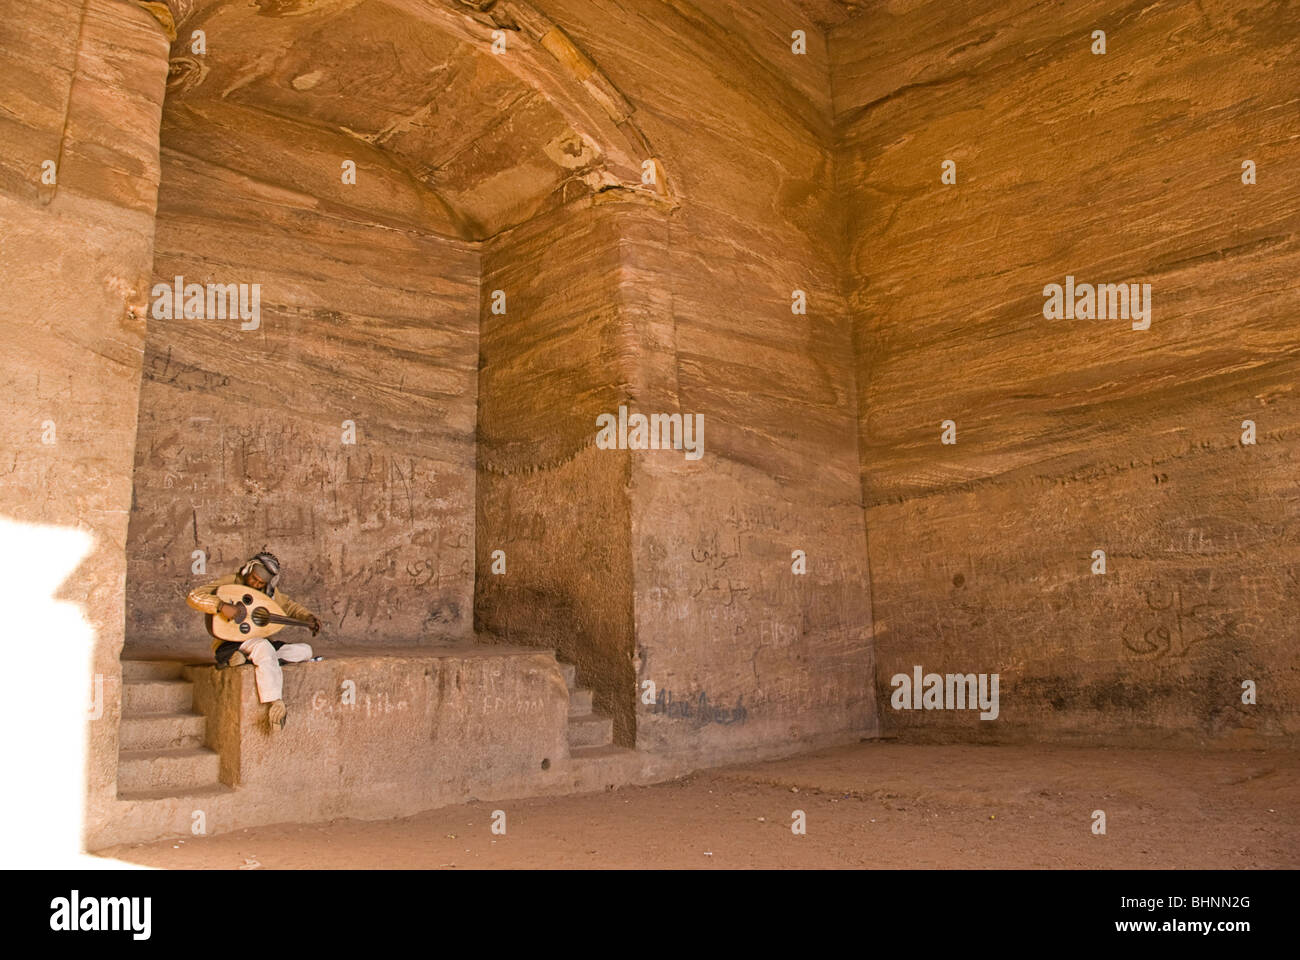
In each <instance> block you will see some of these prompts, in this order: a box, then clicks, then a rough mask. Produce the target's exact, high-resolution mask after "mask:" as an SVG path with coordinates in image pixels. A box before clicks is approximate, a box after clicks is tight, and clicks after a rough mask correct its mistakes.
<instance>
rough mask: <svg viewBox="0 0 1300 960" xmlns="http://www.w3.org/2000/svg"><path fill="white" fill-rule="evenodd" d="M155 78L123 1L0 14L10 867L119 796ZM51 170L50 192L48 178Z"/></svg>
mask: <svg viewBox="0 0 1300 960" xmlns="http://www.w3.org/2000/svg"><path fill="white" fill-rule="evenodd" d="M166 76H167V39H166V37H165V36H164V35H163V31H162V29H161V28H160V27H159V25H158V24H157V22H155V21H154V20H153V18H151V17H150V16H149V15H148V14H147V13H145V12H144V11H142V10H141V9H140V8H139V7H136V6H134V5H133V4H128V3H120V2H115V0H90V2H89V3H87V4H84V5H83V4H82V3H80V2H76V3H74V2H70V0H51V2H50V3H43V4H15V3H6V4H4V6H3V15H2V16H0V278H3V281H4V298H3V301H0V390H2V391H3V396H4V398H5V399H4V416H3V418H0V440H2V441H3V447H4V450H5V461H4V468H3V474H4V478H3V482H0V568H2V569H3V579H4V582H5V585H6V586H5V590H6V601H5V603H6V607H7V608H8V610H9V613H8V623H9V638H10V642H9V643H8V644H7V650H6V661H7V664H8V669H9V670H10V671H11V676H12V677H13V678H14V680H15V682H16V683H19V684H21V685H24V686H27V685H30V689H31V696H28V695H19V696H13V697H5V698H3V703H2V704H0V718H2V719H3V723H4V726H5V729H7V730H9V731H11V733H13V736H12V737H11V740H10V743H9V746H8V747H7V748H6V764H7V766H8V768H9V769H10V770H14V769H17V770H20V771H22V770H32V771H40V777H39V788H38V789H37V788H34V789H29V790H24V791H18V793H17V794H16V795H15V797H14V798H13V799H14V801H15V802H16V803H17V804H18V807H17V808H15V810H14V811H13V816H10V817H8V818H6V819H7V820H9V821H10V822H9V823H8V824H7V825H6V829H5V830H4V831H0V833H2V834H3V836H2V837H0V843H2V844H3V846H4V848H5V849H6V850H8V851H10V852H11V854H12V855H13V856H14V857H16V858H17V859H15V860H14V861H13V862H20V861H21V854H20V852H19V851H21V850H22V849H23V847H24V846H25V844H26V843H27V842H29V839H25V838H31V837H33V836H35V837H39V838H40V843H41V844H42V848H41V849H43V851H44V855H45V857H46V860H45V862H46V863H48V862H49V860H48V858H49V857H50V856H51V855H60V854H63V853H65V852H71V850H72V848H73V847H75V843H76V838H75V836H73V834H74V833H75V831H76V830H77V829H78V827H77V825H76V824H75V822H74V821H75V817H76V813H78V812H79V811H78V810H77V809H76V808H77V807H80V803H79V802H78V798H80V797H81V796H82V795H83V791H85V792H86V793H87V794H88V801H89V805H90V808H91V809H90V811H89V812H88V814H87V818H88V819H89V820H91V821H93V820H94V819H95V817H96V812H95V811H96V810H100V809H102V808H103V806H104V805H105V804H107V803H109V802H111V798H112V797H113V795H114V794H115V792H116V783H115V781H116V772H117V744H118V734H117V726H118V717H119V715H120V712H121V704H120V691H121V684H120V676H121V671H120V669H119V667H118V655H119V653H120V651H121V649H122V643H123V620H122V609H123V581H124V578H125V575H126V555H125V544H126V536H127V514H128V511H129V509H130V505H131V479H130V478H131V450H132V447H133V445H134V438H135V427H136V422H135V421H136V398H137V396H138V395H139V390H140V369H141V354H142V347H143V343H144V330H145V322H144V307H145V303H146V297H147V292H148V282H149V268H150V263H151V261H152V244H153V230H154V204H155V201H156V197H157V189H158V124H159V117H160V114H161V112H162V102H163V90H164V84H165V81H166ZM47 163H48V164H49V166H48V167H47V166H46V164H47ZM47 169H48V170H49V172H50V173H51V174H52V175H53V177H52V179H53V180H54V181H55V182H52V183H46V182H44V178H43V174H45V172H46V170H47ZM96 677H98V679H99V682H98V683H96V682H94V678H96ZM34 678H39V682H37V681H36V680H34ZM96 691H98V697H96ZM96 703H97V705H96ZM88 706H89V707H90V708H91V712H90V713H88V712H87V708H88ZM17 731H22V732H21V735H20V734H19V733H18V732H17ZM82 758H85V759H86V760H87V769H86V770H85V771H84V772H85V773H86V774H87V775H88V778H87V779H88V783H87V780H83V777H82V774H83V770H82V769H80V764H79V761H80V760H81V759H82ZM65 814H66V815H65ZM10 831H12V833H11V832H10Z"/></svg>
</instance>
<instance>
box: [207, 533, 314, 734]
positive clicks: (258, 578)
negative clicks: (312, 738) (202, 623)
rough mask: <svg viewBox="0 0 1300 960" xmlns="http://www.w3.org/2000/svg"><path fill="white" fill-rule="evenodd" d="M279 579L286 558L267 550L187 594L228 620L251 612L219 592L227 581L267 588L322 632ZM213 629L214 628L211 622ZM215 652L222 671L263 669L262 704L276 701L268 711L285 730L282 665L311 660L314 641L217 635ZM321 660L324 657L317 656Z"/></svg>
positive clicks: (260, 676)
mask: <svg viewBox="0 0 1300 960" xmlns="http://www.w3.org/2000/svg"><path fill="white" fill-rule="evenodd" d="M279 581H280V561H279V560H278V559H276V557H275V555H274V554H272V553H267V552H265V551H264V552H262V553H259V554H257V555H256V556H254V557H253V558H252V559H250V560H249V561H248V562H247V563H245V564H244V565H243V566H242V567H240V568H239V572H238V573H232V574H230V575H228V576H225V577H222V578H221V579H220V580H216V581H214V582H212V583H208V584H205V585H203V586H201V587H195V588H194V589H193V590H191V591H190V593H189V596H188V597H186V598H185V602H186V603H188V604H189V605H190V606H191V607H192V608H194V609H195V610H198V611H199V612H200V613H205V614H207V615H208V616H209V617H214V618H215V617H220V618H221V619H222V620H225V621H235V620H236V619H237V618H243V617H244V616H245V611H243V610H241V609H240V607H239V605H237V604H235V603H230V602H227V601H225V600H223V599H222V598H221V597H219V596H217V591H218V589H219V588H221V587H223V586H226V585H227V584H238V585H240V586H244V587H252V588H253V589H254V590H257V591H259V592H262V593H265V594H266V595H267V596H268V597H274V598H275V603H277V604H279V606H280V608H281V609H282V610H283V611H284V612H285V614H287V615H288V617H290V618H292V619H293V620H296V621H302V625H304V626H308V627H310V628H311V635H312V636H313V637H314V636H316V634H318V633H319V632H320V620H319V619H317V617H316V615H315V614H314V613H312V612H311V611H310V610H308V609H307V608H306V607H304V606H303V605H302V604H300V603H295V602H294V601H293V600H291V599H289V598H288V597H287V596H285V595H284V594H283V593H281V592H280V591H279V590H277V589H276V586H277V584H278V583H279ZM223 592H227V591H223ZM209 630H210V631H211V624H210V623H209ZM212 653H213V656H214V657H215V658H216V661H217V669H218V670H224V669H225V668H226V667H238V666H240V665H241V664H244V663H252V664H253V666H254V667H255V668H256V670H257V673H256V680H257V696H258V699H259V700H260V701H261V702H262V703H269V704H270V705H271V706H270V708H269V709H268V710H267V722H268V723H269V724H270V725H271V730H272V731H275V730H282V729H284V721H285V718H286V717H287V715H288V710H287V709H286V708H285V705H284V700H283V699H282V693H283V689H284V675H283V673H282V672H281V670H280V664H282V663H302V662H304V661H307V660H311V659H312V652H311V645H310V644H306V643H285V642H284V641H283V640H270V639H267V638H266V637H254V638H251V639H248V640H244V641H243V642H240V641H237V640H221V639H219V638H218V637H217V636H216V635H215V634H214V635H213V639H212ZM316 659H320V658H319V657H317V658H316Z"/></svg>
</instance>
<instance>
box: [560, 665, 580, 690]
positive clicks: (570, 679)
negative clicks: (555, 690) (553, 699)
mask: <svg viewBox="0 0 1300 960" xmlns="http://www.w3.org/2000/svg"><path fill="white" fill-rule="evenodd" d="M560 673H562V674H564V685H565V686H566V687H568V688H569V689H570V690H572V689H573V688H574V686H575V685H576V684H577V669H576V668H575V667H574V666H573V664H571V663H561V664H560Z"/></svg>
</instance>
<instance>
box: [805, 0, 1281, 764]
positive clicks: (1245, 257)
mask: <svg viewBox="0 0 1300 960" xmlns="http://www.w3.org/2000/svg"><path fill="white" fill-rule="evenodd" d="M1094 30H1104V31H1105V32H1106V42H1107V52H1106V53H1105V54H1104V55H1098V54H1094V53H1092V52H1091V46H1092V43H1093V39H1092V31H1094ZM829 46H830V51H831V57H832V73H833V78H834V84H833V86H834V91H835V103H834V106H835V116H836V123H837V135H838V137H839V142H840V149H839V152H838V154H837V157H836V161H837V178H838V187H839V192H840V195H841V196H842V198H843V202H844V211H845V215H846V226H847V229H848V231H849V239H850V247H849V264H848V266H849V271H850V275H851V283H852V286H851V293H850V302H851V306H852V309H853V314H854V319H855V323H856V327H855V332H856V344H857V357H858V359H857V365H858V383H859V388H860V393H859V405H860V410H861V426H862V467H863V484H864V488H865V496H866V502H867V525H868V528H869V531H870V556H871V569H872V573H873V591H874V592H873V601H874V608H875V623H876V644H877V658H878V663H879V667H878V670H877V674H876V679H877V687H878V696H879V697H880V700H881V705H882V709H881V718H882V726H883V728H884V729H885V730H886V731H890V732H895V733H897V732H906V733H909V734H914V735H918V736H943V737H951V736H969V737H983V738H1010V737H1020V736H1023V737H1030V736H1032V737H1036V738H1053V739H1060V738H1066V737H1072V736H1078V737H1085V738H1086V737H1105V738H1107V739H1115V738H1122V737H1143V738H1145V739H1146V740H1147V741H1148V742H1149V741H1150V739H1151V737H1153V736H1156V737H1164V736H1168V735H1173V734H1174V732H1175V731H1179V732H1184V733H1187V734H1189V735H1191V736H1194V737H1198V738H1225V740H1226V741H1227V742H1233V741H1234V740H1237V739H1241V741H1242V742H1248V741H1249V739H1250V736H1251V734H1252V733H1253V734H1267V735H1281V734H1290V735H1294V734H1295V733H1296V732H1297V729H1300V724H1298V723H1297V716H1296V706H1295V705H1296V704H1297V702H1300V696H1298V695H1300V676H1297V673H1296V670H1295V666H1294V664H1295V659H1294V657H1293V656H1292V655H1291V654H1290V653H1289V652H1288V651H1289V650H1290V647H1291V643H1292V638H1293V637H1294V636H1295V635H1296V632H1297V629H1300V579H1298V578H1300V553H1298V552H1297V547H1296V544H1297V542H1298V540H1300V509H1298V507H1300V500H1298V499H1297V493H1296V486H1295V477H1296V471H1297V467H1298V466H1300V460H1298V458H1297V453H1296V450H1297V447H1296V438H1297V434H1298V433H1300V403H1298V402H1297V401H1298V399H1300V398H1297V395H1296V384H1297V373H1298V372H1300V364H1297V359H1298V356H1297V354H1298V350H1300V348H1298V346H1297V339H1296V335H1295V332H1296V313H1297V307H1300V293H1298V292H1297V291H1298V290H1300V287H1297V284H1296V282H1295V277H1296V275H1297V272H1298V271H1300V206H1298V203H1297V191H1296V177H1297V174H1298V173H1300V167H1298V166H1297V160H1298V158H1300V154H1298V153H1297V147H1296V143H1297V141H1296V139H1295V131H1296V122H1295V121H1296V115H1297V114H1296V109H1297V100H1296V91H1297V90H1300V10H1297V9H1296V7H1295V6H1294V5H1290V6H1287V5H1279V4H1273V3H1262V2H1234V3H1205V4H1163V5H1155V6H1151V5H1148V4H1134V5H1124V4H1119V3H1113V2H1091V3H1071V4H1051V5H1043V4H1034V3H1028V2H1008V3H1000V4H996V5H992V6H990V5H988V4H982V3H973V2H971V3H952V2H948V0H943V2H939V0H933V2H930V0H925V2H894V3H887V4H881V5H879V6H878V7H875V8H873V9H871V10H869V11H868V12H867V13H866V14H865V15H864V16H862V17H861V18H860V19H857V20H855V21H852V22H850V23H848V24H847V25H844V26H842V27H839V28H837V29H835V30H834V31H832V33H831V36H830V40H829ZM945 159H953V160H955V161H956V171H957V182H956V184H955V185H944V184H942V183H941V182H940V164H941V163H942V161H944V160H945ZM1247 159H1249V160H1253V161H1255V163H1256V164H1257V166H1258V170H1259V174H1258V183H1257V184H1256V185H1253V186H1246V185H1243V183H1242V180H1241V174H1242V161H1243V160H1247ZM1067 274H1068V275H1073V276H1074V277H1076V279H1077V280H1078V281H1079V282H1089V283H1104V282H1115V283H1123V282H1132V283H1150V284H1151V285H1152V300H1153V311H1152V317H1151V326H1150V329H1148V330H1133V329H1132V328H1131V324H1130V322H1129V321H1127V320H1122V319H1119V320H1047V319H1044V316H1043V313H1042V308H1043V304H1044V297H1043V294H1042V291H1043V287H1044V285H1046V284H1049V283H1058V284H1063V283H1064V280H1065V277H1066V275H1067ZM1248 419H1249V420H1253V421H1255V423H1256V424H1257V430H1258V443H1257V444H1256V445H1254V446H1248V445H1243V444H1242V443H1241V437H1242V422H1243V421H1244V420H1248ZM944 420H953V421H955V422H956V427H957V443H956V445H947V446H945V445H941V444H940V442H939V441H940V423H941V421H944ZM1097 549H1101V550H1105V551H1106V553H1107V557H1108V559H1107V572H1106V574H1105V575H1104V576H1101V575H1094V574H1093V573H1092V572H1091V567H1092V563H1093V561H1092V558H1091V554H1092V551H1094V550H1097ZM916 664H920V665H922V666H923V667H924V669H925V670H926V671H934V672H938V673H947V672H977V673H1000V675H1001V716H1000V718H999V720H998V721H996V722H981V721H980V720H978V719H977V718H976V716H975V715H974V714H973V713H969V712H961V711H956V712H953V711H935V712H930V711H924V712H920V711H917V712H908V711H894V710H892V709H890V708H889V705H888V697H889V695H890V693H891V692H892V691H891V689H890V687H889V679H890V677H891V676H892V675H893V674H895V673H900V672H901V673H910V672H911V670H912V668H913V666H914V665H916ZM1245 679H1252V680H1254V681H1255V682H1256V684H1257V685H1258V689H1259V702H1258V705H1257V706H1254V707H1247V706H1244V705H1243V704H1242V702H1241V693H1242V688H1241V683H1242V681H1243V680H1245Z"/></svg>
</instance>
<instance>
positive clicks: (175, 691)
mask: <svg viewBox="0 0 1300 960" xmlns="http://www.w3.org/2000/svg"><path fill="white" fill-rule="evenodd" d="M181 666H182V664H181V663H180V662H179V661H167V660H123V661H122V723H121V726H120V727H119V732H118V737H119V741H118V754H117V795H118V797H119V798H120V799H122V800H159V799H163V798H166V797H183V796H196V795H204V794H210V793H224V792H226V791H228V790H230V788H229V787H228V786H226V785H225V784H223V783H222V782H221V781H220V779H219V778H218V769H219V766H220V757H218V755H217V753H216V751H214V750H210V749H208V748H207V747H206V746H204V745H203V735H204V732H205V729H206V725H207V719H206V718H205V717H203V716H202V715H201V714H198V713H195V712H194V710H193V696H194V685H193V684H192V683H190V682H189V681H188V680H184V679H182V677H181Z"/></svg>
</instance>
